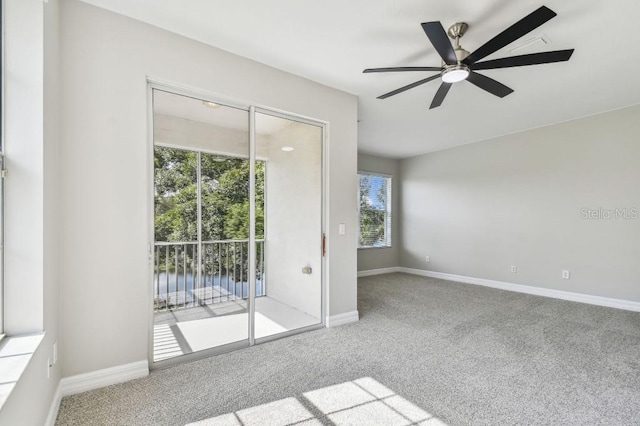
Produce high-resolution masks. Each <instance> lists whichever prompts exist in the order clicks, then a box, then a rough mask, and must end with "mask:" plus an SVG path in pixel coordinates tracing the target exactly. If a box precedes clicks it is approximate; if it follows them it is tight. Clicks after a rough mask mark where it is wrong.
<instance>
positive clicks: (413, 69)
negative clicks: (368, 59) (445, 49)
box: [362, 67, 442, 73]
mask: <svg viewBox="0 0 640 426" xmlns="http://www.w3.org/2000/svg"><path fill="white" fill-rule="evenodd" d="M401 71H438V72H440V71H442V67H391V68H367V69H366V70H364V71H362V72H363V73H369V72H401Z"/></svg>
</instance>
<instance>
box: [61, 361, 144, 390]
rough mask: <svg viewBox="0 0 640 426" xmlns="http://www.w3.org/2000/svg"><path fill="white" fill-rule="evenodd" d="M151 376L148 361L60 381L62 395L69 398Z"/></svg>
mask: <svg viewBox="0 0 640 426" xmlns="http://www.w3.org/2000/svg"><path fill="white" fill-rule="evenodd" d="M148 375H149V363H148V361H138V362H132V363H131V364H124V365H119V366H117V367H111V368H105V369H104V370H98V371H92V372H90V373H84V374H78V375H77V376H71V377H65V378H64V379H62V380H61V381H60V390H61V392H60V393H61V395H62V396H63V397H64V396H68V395H73V394H76V393H80V392H86V391H89V390H93V389H98V388H102V387H104V386H109V385H114V384H116V383H122V382H126V381H129V380H133V379H138V378H140V377H145V376H148Z"/></svg>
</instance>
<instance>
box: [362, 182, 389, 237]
mask: <svg viewBox="0 0 640 426" xmlns="http://www.w3.org/2000/svg"><path fill="white" fill-rule="evenodd" d="M359 179H360V182H359V183H360V191H359V193H360V197H359V198H360V199H359V200H358V201H359V207H360V241H359V244H360V246H362V247H370V246H375V245H377V244H379V243H381V242H382V241H383V240H384V238H385V210H384V208H380V207H379V206H384V204H385V197H386V194H385V190H384V185H380V186H379V188H378V191H377V193H376V198H377V200H378V203H375V204H377V206H376V205H374V203H373V201H372V199H371V192H372V187H371V183H372V182H371V176H369V175H365V174H362V175H359Z"/></svg>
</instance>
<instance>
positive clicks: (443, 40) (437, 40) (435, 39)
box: [422, 21, 458, 65]
mask: <svg viewBox="0 0 640 426" xmlns="http://www.w3.org/2000/svg"><path fill="white" fill-rule="evenodd" d="M422 29H423V30H424V32H425V33H426V34H427V37H429V41H431V44H433V47H435V49H436V50H437V51H438V55H440V57H441V58H442V60H443V61H444V62H445V64H448V65H455V64H457V63H458V58H457V57H456V52H455V51H454V50H453V46H451V42H450V41H449V36H448V35H447V33H446V32H445V30H444V27H443V26H442V24H441V23H440V22H439V21H434V22H423V23H422Z"/></svg>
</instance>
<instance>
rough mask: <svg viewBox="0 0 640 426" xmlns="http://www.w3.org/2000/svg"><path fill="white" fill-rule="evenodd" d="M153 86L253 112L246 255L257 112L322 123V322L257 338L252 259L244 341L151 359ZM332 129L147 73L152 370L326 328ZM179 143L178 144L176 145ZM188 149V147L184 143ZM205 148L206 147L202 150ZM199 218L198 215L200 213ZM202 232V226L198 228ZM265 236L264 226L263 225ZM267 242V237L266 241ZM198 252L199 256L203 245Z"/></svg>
mask: <svg viewBox="0 0 640 426" xmlns="http://www.w3.org/2000/svg"><path fill="white" fill-rule="evenodd" d="M154 90H160V91H163V92H168V93H172V94H175V95H180V96H186V97H190V98H194V99H197V100H202V101H207V102H214V103H216V104H219V105H223V106H228V107H232V108H236V109H240V110H243V111H247V112H248V113H249V123H248V125H249V141H248V142H249V244H248V253H247V256H248V259H250V260H254V259H255V258H256V256H255V250H256V244H255V241H256V229H255V218H256V205H255V193H256V191H255V162H256V160H258V159H257V158H256V129H255V116H256V113H261V114H266V115H270V116H274V117H278V118H283V119H287V120H292V121H296V122H300V123H304V124H310V125H313V126H317V127H320V129H321V131H322V141H321V143H322V155H321V163H322V164H321V188H322V189H321V198H322V199H321V235H319V236H318V248H319V251H320V256H321V265H322V267H321V271H320V274H321V276H320V283H321V291H320V298H321V301H320V304H321V310H320V311H321V314H320V317H321V318H320V322H319V323H318V324H317V325H311V326H307V327H302V328H298V329H295V330H290V331H286V332H282V333H278V334H274V335H271V336H266V337H262V338H258V339H256V338H255V292H256V289H255V284H256V265H255V261H249V262H248V264H249V271H248V273H249V277H248V278H249V281H248V283H247V285H248V287H249V299H248V300H247V305H248V312H249V324H248V331H249V338H248V339H247V340H244V341H240V342H234V343H229V344H226V345H222V346H217V347H215V348H209V349H205V350H201V351H198V352H192V353H190V354H186V355H180V356H177V357H175V358H170V359H166V360H162V361H154V359H153V350H154V346H153V343H154V342H153V331H154V313H153V297H154V294H153V282H154V252H155V250H154V246H155V228H154V214H155V205H154V203H155V200H154V179H155V176H154V147H155V146H156V144H155V143H154V132H153V92H154ZM328 132H329V123H328V122H325V121H321V120H317V119H313V118H310V117H305V116H302V115H299V114H295V113H291V112H287V111H282V110H278V109H274V108H270V107H267V106H263V105H256V104H255V103H251V102H244V101H241V100H238V99H233V98H230V97H228V96H224V95H219V94H215V93H211V92H207V91H204V90H200V89H196V88H193V87H188V86H184V85H180V84H176V83H172V82H167V81H163V80H160V79H153V78H147V209H148V213H147V218H148V227H147V232H148V248H147V257H148V259H147V260H148V272H147V280H146V285H147V288H148V306H149V322H148V333H147V335H148V361H149V368H150V369H162V368H167V367H171V366H173V365H177V364H182V363H184V362H190V361H195V360H199V359H204V358H208V357H211V356H214V355H219V354H223V353H227V352H231V351H235V350H238V349H243V348H247V347H250V346H253V345H256V344H261V343H264V342H268V341H271V340H276V339H280V338H283V337H288V336H291V335H295V334H299V333H303V332H306V331H311V330H317V329H320V328H323V327H325V324H326V314H327V312H328V301H329V297H328V294H327V292H328V285H327V279H328V262H327V257H326V255H325V253H323V252H322V240H323V238H324V236H325V235H326V234H327V229H328V228H329V226H328V225H329V223H328V219H329V217H328V211H329V210H328V202H327V200H328V181H327V176H328V173H327V170H328V155H327V153H328V144H329V139H328ZM158 146H166V145H165V144H158ZM175 148H180V147H177V146H176V147H175ZM182 148H183V149H185V147H182ZM200 151H203V152H204V150H200ZM265 196H266V194H265ZM198 219H199V220H200V218H198ZM198 232H200V231H198ZM265 237H266V230H265ZM265 243H266V241H265ZM198 256H199V257H200V256H201V253H200V250H199V251H198ZM198 276H200V268H198Z"/></svg>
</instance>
